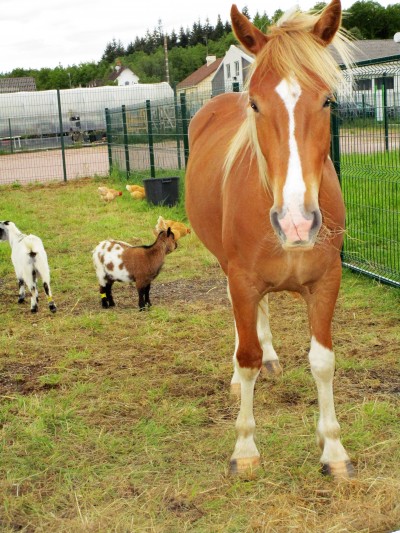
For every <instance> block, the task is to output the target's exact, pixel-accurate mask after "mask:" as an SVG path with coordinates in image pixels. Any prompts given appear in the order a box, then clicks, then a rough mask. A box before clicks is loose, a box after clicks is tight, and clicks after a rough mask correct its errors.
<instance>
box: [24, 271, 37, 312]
mask: <svg viewBox="0 0 400 533" xmlns="http://www.w3.org/2000/svg"><path fill="white" fill-rule="evenodd" d="M25 281H26V284H27V286H28V288H29V290H30V293H31V313H37V311H38V290H37V281H36V270H27V271H26V272H25Z"/></svg>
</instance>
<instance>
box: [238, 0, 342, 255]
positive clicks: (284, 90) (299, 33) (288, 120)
mask: <svg viewBox="0 0 400 533" xmlns="http://www.w3.org/2000/svg"><path fill="white" fill-rule="evenodd" d="M231 17H232V25H233V28H234V31H235V34H236V36H237V38H238V39H239V41H240V42H241V43H242V44H243V46H244V47H245V48H246V49H247V50H248V51H249V52H251V53H252V54H253V55H255V62H254V65H253V69H252V73H251V77H250V81H249V85H248V94H249V99H248V105H249V110H248V123H249V129H250V130H251V129H252V130H253V133H252V134H250V136H251V137H252V138H253V143H256V144H257V147H256V149H255V152H256V153H257V154H259V156H258V157H261V158H264V159H265V161H264V162H263V163H264V167H265V173H266V180H267V184H268V187H269V189H270V191H271V193H272V195H273V206H272V209H271V211H270V220H271V224H272V227H273V229H274V231H275V233H276V234H277V236H278V238H279V240H280V242H281V244H282V247H283V248H284V249H288V250H289V249H299V248H300V249H307V248H312V247H313V245H314V242H315V239H316V237H317V235H318V232H319V229H320V227H321V223H322V216H321V212H320V208H319V203H318V196H319V188H320V183H321V180H322V174H323V168H324V164H325V163H326V159H327V157H328V155H329V144H330V102H331V101H332V99H333V95H332V92H333V90H334V88H335V87H336V85H337V84H338V82H339V81H340V79H341V73H340V70H339V68H338V66H337V64H336V62H335V61H334V59H333V58H332V56H331V55H330V53H329V52H328V51H327V46H328V45H329V44H330V43H331V42H332V40H333V39H334V37H335V35H336V33H337V31H338V29H339V27H340V21H341V6H340V0H332V2H331V3H330V4H329V5H328V6H327V7H326V8H325V9H324V11H323V12H322V13H321V14H320V15H310V14H303V13H300V12H298V11H296V12H291V13H288V14H286V15H285V16H284V17H282V19H281V20H280V21H279V23H278V24H277V26H274V27H272V28H270V31H269V33H268V34H267V35H266V34H264V33H262V32H261V31H260V30H258V29H257V28H256V27H255V26H254V25H253V24H252V23H251V22H250V21H249V20H248V19H247V18H246V17H245V16H244V15H242V14H241V13H240V12H239V11H238V9H237V7H236V6H235V5H233V6H232V10H231ZM344 40H345V39H343V38H341V42H343V41H344ZM253 149H254V146H253Z"/></svg>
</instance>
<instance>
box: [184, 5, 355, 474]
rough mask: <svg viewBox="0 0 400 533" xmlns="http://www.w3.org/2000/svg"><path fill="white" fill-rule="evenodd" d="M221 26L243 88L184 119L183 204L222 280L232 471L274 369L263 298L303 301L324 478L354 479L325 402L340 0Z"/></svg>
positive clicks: (251, 445)
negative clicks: (315, 9)
mask: <svg viewBox="0 0 400 533" xmlns="http://www.w3.org/2000/svg"><path fill="white" fill-rule="evenodd" d="M231 18H232V26H233V29H234V31H235V34H236V36H237V38H238V40H239V41H240V42H241V43H242V45H243V46H244V47H245V48H246V49H247V50H248V51H249V52H250V53H251V54H253V55H254V56H255V61H254V63H253V65H252V69H251V73H250V75H249V80H248V85H247V87H248V91H246V92H244V93H241V94H240V93H230V94H223V95H220V96H217V97H216V98H213V99H212V100H211V101H210V102H208V103H207V104H206V105H205V106H204V107H203V108H202V109H201V110H200V111H199V112H198V113H197V114H196V115H195V116H194V117H193V119H192V121H191V124H190V129H189V141H190V156H189V162H188V167H187V173H186V207H187V212H188V216H189V219H190V222H191V224H192V226H193V229H194V230H195V232H196V234H197V235H198V237H199V238H200V240H201V241H202V242H203V243H204V244H205V246H206V247H207V248H208V249H209V250H210V251H211V252H212V253H213V254H214V255H215V256H216V258H217V259H218V261H219V263H220V265H221V267H222V269H223V271H224V273H225V274H226V276H227V280H228V294H229V296H230V300H231V303H232V307H233V312H234V319H235V329H236V346H235V352H234V357H233V359H234V374H233V378H232V389H233V391H236V392H237V393H238V395H240V398H241V404H240V411H239V415H238V418H237V421H236V430H237V441H236V446H235V449H234V452H233V455H232V457H231V462H230V467H231V471H232V472H246V471H248V470H252V469H253V468H255V467H256V466H257V465H258V464H259V462H260V454H259V452H258V450H257V447H256V445H255V442H254V428H255V421H254V416H253V394H254V385H255V382H256V379H257V376H258V374H259V372H260V370H261V367H262V366H263V365H264V367H265V369H266V370H267V371H269V372H272V373H275V374H277V373H279V372H280V371H281V368H280V365H279V362H278V356H277V354H276V352H275V350H274V348H273V346H272V336H271V331H270V328H269V324H268V293H269V292H275V291H284V290H287V291H292V292H296V293H299V294H300V295H301V296H302V297H303V298H304V300H305V302H306V304H307V309H308V317H309V324H310V330H311V331H310V333H311V346H310V352H309V361H310V365H311V372H312V375H313V376H314V379H315V381H316V385H317V389H318V400H319V414H320V417H319V421H318V427H317V442H318V444H319V446H320V447H321V449H322V456H321V463H322V470H323V472H324V473H327V474H331V475H333V476H336V477H348V476H352V475H353V472H354V471H353V467H352V464H351V462H350V460H349V456H348V455H347V453H346V451H345V449H344V447H343V445H342V443H341V441H340V436H339V433H340V427H339V424H338V422H337V419H336V415H335V407H334V400H333V386H332V381H333V375H334V353H333V351H332V339H331V321H332V317H333V313H334V307H335V303H336V299H337V295H338V291H339V285H340V279H341V261H340V249H341V245H342V238H343V231H344V218H345V211H344V205H343V200H342V195H341V191H340V186H339V182H338V178H337V175H336V173H335V170H334V167H333V164H332V161H331V159H330V158H329V144H330V103H331V101H332V100H333V94H332V93H333V92H334V91H335V90H336V89H337V87H338V85H339V83H341V82H342V81H343V78H342V73H341V71H340V69H339V68H338V65H337V63H336V61H335V60H334V59H333V57H332V56H331V54H330V51H329V48H328V45H329V44H332V45H333V46H335V47H336V49H337V50H338V51H339V53H340V54H341V56H342V59H343V61H344V62H345V64H347V65H349V64H350V53H349V50H351V43H350V42H349V41H348V40H347V39H346V37H345V35H344V34H343V32H342V31H341V30H340V29H339V28H340V22H341V5H340V0H332V2H331V3H330V4H329V5H328V6H327V7H326V8H325V9H324V10H323V11H322V12H321V13H320V14H314V15H312V14H306V13H301V12H299V11H298V10H294V11H293V10H292V11H290V12H288V13H286V14H285V15H284V16H283V17H282V18H281V19H280V21H279V22H278V23H277V25H276V26H273V27H271V28H269V31H268V34H264V33H262V32H261V31H260V30H258V29H257V28H256V27H255V26H254V25H253V24H252V23H251V22H250V21H249V20H248V19H247V18H246V17H245V16H244V15H242V14H241V13H240V12H239V11H238V9H237V7H236V6H235V5H233V6H232V10H231Z"/></svg>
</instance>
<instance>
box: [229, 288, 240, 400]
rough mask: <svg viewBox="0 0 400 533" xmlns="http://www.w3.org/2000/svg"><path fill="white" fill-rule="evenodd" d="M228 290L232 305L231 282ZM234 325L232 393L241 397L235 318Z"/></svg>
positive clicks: (237, 336)
mask: <svg viewBox="0 0 400 533" xmlns="http://www.w3.org/2000/svg"><path fill="white" fill-rule="evenodd" d="M226 292H227V294H228V299H229V301H230V303H231V305H232V298H231V292H230V290H229V283H228V282H227V284H226ZM233 322H234V327H235V349H234V352H233V376H232V379H231V394H232V396H235V397H237V398H240V375H239V372H238V371H237V368H236V367H237V362H236V352H237V350H238V346H239V335H238V331H237V327H236V322H235V319H233Z"/></svg>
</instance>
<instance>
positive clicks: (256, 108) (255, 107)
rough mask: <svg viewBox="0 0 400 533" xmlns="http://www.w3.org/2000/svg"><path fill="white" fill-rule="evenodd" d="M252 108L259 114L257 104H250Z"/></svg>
mask: <svg viewBox="0 0 400 533" xmlns="http://www.w3.org/2000/svg"><path fill="white" fill-rule="evenodd" d="M250 107H251V109H252V110H253V111H255V112H256V113H258V107H257V106H256V104H255V103H254V102H250Z"/></svg>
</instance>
